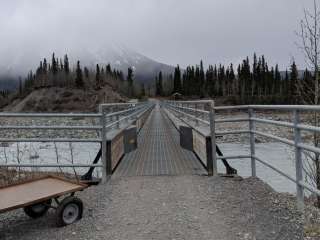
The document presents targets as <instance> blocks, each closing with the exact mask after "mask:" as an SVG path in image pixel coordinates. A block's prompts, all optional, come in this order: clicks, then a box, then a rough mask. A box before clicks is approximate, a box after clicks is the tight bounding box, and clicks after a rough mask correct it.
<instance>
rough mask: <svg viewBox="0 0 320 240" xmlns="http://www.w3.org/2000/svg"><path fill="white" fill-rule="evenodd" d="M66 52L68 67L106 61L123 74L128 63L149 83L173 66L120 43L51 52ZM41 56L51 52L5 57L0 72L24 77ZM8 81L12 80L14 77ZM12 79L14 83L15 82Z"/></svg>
mask: <svg viewBox="0 0 320 240" xmlns="http://www.w3.org/2000/svg"><path fill="white" fill-rule="evenodd" d="M66 53H67V54H68V57H69V60H70V65H71V67H75V65H76V62H77V61H78V60H80V64H81V66H87V67H89V68H91V69H95V67H96V64H99V65H101V66H105V65H107V64H109V63H110V65H111V66H112V68H114V69H116V70H122V71H123V74H124V76H126V75H127V71H128V68H129V67H132V68H133V69H134V75H135V80H136V81H138V82H144V83H148V82H150V83H153V81H154V78H155V76H156V75H157V74H158V73H159V72H160V71H162V73H163V74H164V75H166V74H170V73H173V71H174V67H173V66H170V65H167V64H163V63H160V62H157V61H155V60H153V59H151V58H149V57H146V56H144V55H142V54H140V53H137V52H135V51H133V50H131V49H128V48H126V47H123V46H115V45H108V46H104V47H99V48H98V47H96V48H90V49H89V48H88V49H81V50H75V49H71V50H69V51H68V52H63V51H56V52H55V56H56V57H58V58H63V56H64V54H66ZM43 58H46V59H47V61H48V62H51V53H50V54H48V53H47V54H45V55H43V54H41V53H39V52H35V53H34V55H32V56H31V55H28V54H23V53H20V54H19V56H16V57H15V58H14V59H11V61H10V59H8V60H7V61H6V64H7V65H1V63H0V76H6V78H8V77H11V78H15V79H18V77H19V76H21V77H22V79H24V77H26V75H27V73H28V72H29V71H30V70H32V71H33V72H35V70H36V68H37V67H38V66H39V62H40V61H41V60H43ZM2 64H4V63H2ZM0 81H1V79H0ZM1 82H2V83H0V89H3V88H4V86H6V87H7V86H9V85H10V88H12V86H13V84H9V83H8V82H6V83H4V82H3V81H1ZM10 82H12V83H13V82H14V81H10ZM16 82H17V81H16ZM16 82H15V85H14V86H16Z"/></svg>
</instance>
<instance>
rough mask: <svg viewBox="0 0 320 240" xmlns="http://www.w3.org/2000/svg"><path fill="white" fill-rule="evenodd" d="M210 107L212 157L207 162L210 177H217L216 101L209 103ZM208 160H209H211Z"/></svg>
mask: <svg viewBox="0 0 320 240" xmlns="http://www.w3.org/2000/svg"><path fill="white" fill-rule="evenodd" d="M208 105H209V106H208V107H209V120H210V137H211V156H212V158H211V159H210V158H209V159H210V161H208V162H207V168H208V175H209V176H216V175H218V166H217V151H216V130H215V111H214V101H213V100H212V101H210V102H209V103H208ZM209 159H208V160H209Z"/></svg>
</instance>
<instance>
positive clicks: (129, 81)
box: [127, 67, 134, 97]
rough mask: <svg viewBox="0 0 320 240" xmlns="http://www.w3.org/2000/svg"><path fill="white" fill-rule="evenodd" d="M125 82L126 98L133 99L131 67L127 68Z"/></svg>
mask: <svg viewBox="0 0 320 240" xmlns="http://www.w3.org/2000/svg"><path fill="white" fill-rule="evenodd" d="M127 82H128V96H129V97H133V93H134V90H133V69H132V68H131V67H129V68H128V75H127Z"/></svg>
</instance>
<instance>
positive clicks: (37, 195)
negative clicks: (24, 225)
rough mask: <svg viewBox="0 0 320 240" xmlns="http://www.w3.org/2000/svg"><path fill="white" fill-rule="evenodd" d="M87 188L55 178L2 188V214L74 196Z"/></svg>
mask: <svg viewBox="0 0 320 240" xmlns="http://www.w3.org/2000/svg"><path fill="white" fill-rule="evenodd" d="M87 187H88V185H86V184H83V183H74V182H71V181H69V180H66V179H62V178H59V177H55V176H46V177H42V178H40V179H35V180H29V181H25V182H22V183H18V184H15V185H11V186H8V187H3V188H0V196H1V197H0V213H4V212H7V211H10V210H14V209H18V208H28V207H29V206H35V205H37V204H41V203H44V202H46V201H51V199H57V198H58V197H60V196H63V195H66V194H69V193H70V194H72V195H73V194H74V193H75V192H77V191H81V190H83V189H85V188H87Z"/></svg>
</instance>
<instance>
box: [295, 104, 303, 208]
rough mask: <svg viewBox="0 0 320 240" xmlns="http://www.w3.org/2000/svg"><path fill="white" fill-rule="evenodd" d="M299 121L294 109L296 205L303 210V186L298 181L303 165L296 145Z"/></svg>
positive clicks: (299, 150)
mask: <svg viewBox="0 0 320 240" xmlns="http://www.w3.org/2000/svg"><path fill="white" fill-rule="evenodd" d="M299 123H300V116H299V111H298V110H294V145H295V146H294V147H295V159H296V181H297V205H298V209H299V210H301V211H303V209H304V193H303V190H304V189H303V187H302V186H301V184H300V181H302V180H303V166H302V150H301V148H300V147H299V146H298V145H299V143H300V142H301V130H300V129H299V128H298V124H299Z"/></svg>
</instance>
